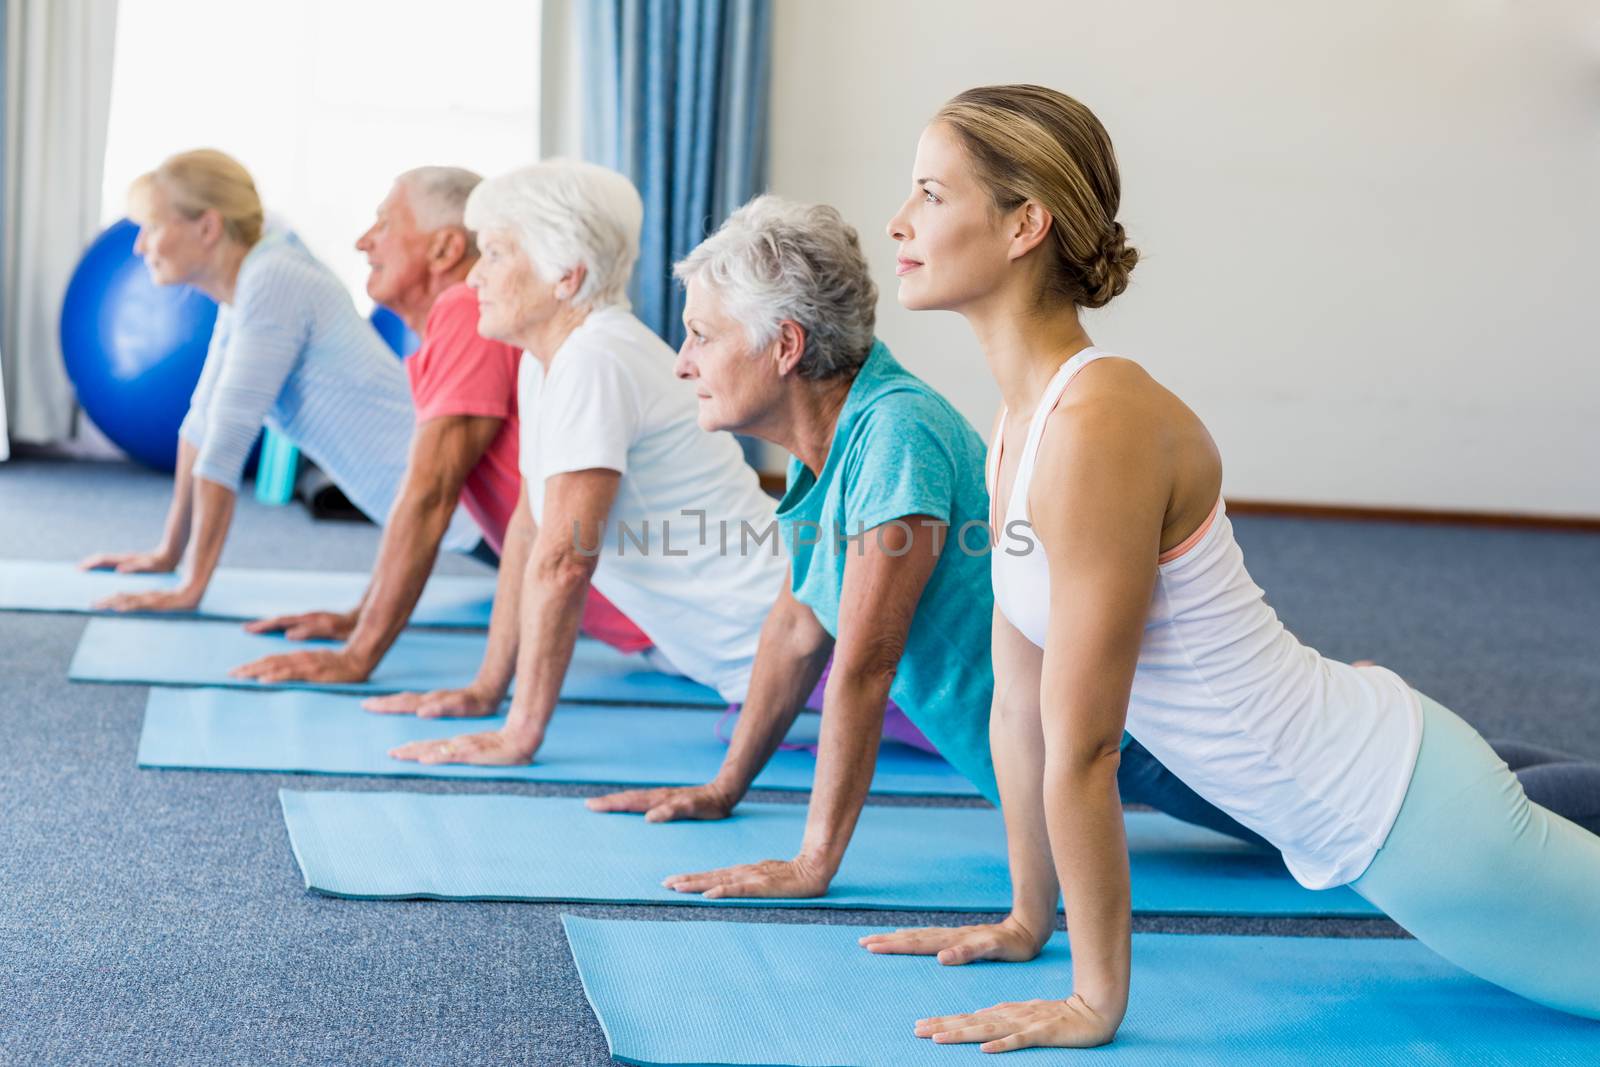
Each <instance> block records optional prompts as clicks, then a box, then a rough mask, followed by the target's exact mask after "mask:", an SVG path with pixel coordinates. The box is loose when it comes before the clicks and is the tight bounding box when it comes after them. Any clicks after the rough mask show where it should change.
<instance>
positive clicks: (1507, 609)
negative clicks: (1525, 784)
mask: <svg viewBox="0 0 1600 1067" xmlns="http://www.w3.org/2000/svg"><path fill="white" fill-rule="evenodd" d="M167 484H168V483H167V482H166V480H165V479H163V478H161V477H159V476H156V475H153V474H150V473H148V472H144V471H140V470H137V469H135V468H132V467H127V466H122V465H118V464H93V463H68V462H59V461H44V460H27V461H20V462H13V463H9V464H0V558H32V559H57V560H61V559H65V560H70V559H76V558H79V557H81V556H82V555H84V554H86V553H88V552H91V551H97V550H102V549H136V548H146V547H148V546H149V545H150V544H151V543H153V541H154V539H155V536H156V533H157V531H158V529H159V526H160V522H161V518H162V516H163V514H164V511H165V507H166V493H167ZM1236 526H1237V529H1238V531H1239V537H1240V540H1241V541H1242V542H1243V544H1244V547H1245V551H1246V556H1247V559H1248V561H1249V563H1250V566H1251V570H1252V573H1253V574H1254V576H1255V578H1256V580H1257V581H1258V582H1259V583H1260V584H1261V585H1262V586H1263V587H1264V588H1265V589H1266V590H1267V591H1268V595H1269V597H1270V598H1271V600H1272V602H1273V604H1274V605H1275V606H1276V607H1277V608H1278V610H1279V612H1280V613H1281V614H1282V616H1283V617H1284V619H1285V621H1286V622H1287V623H1288V624H1289V626H1290V627H1291V628H1292V629H1294V630H1295V631H1296V632H1297V633H1298V634H1300V636H1301V637H1302V638H1304V639H1305V640H1307V641H1308V642H1309V643H1311V644H1313V645H1315V646H1317V647H1319V648H1321V649H1322V650H1323V651H1325V652H1326V653H1328V654H1329V655H1332V656H1335V657H1339V658H1345V659H1353V658H1360V657H1370V658H1374V659H1377V660H1379V661H1380V662H1382V663H1384V664H1386V665H1389V666H1392V667H1394V668H1395V669H1397V670H1398V671H1400V672H1401V674H1402V675H1404V676H1405V677H1406V678H1407V679H1408V680H1409V681H1411V682H1412V683H1413V684H1415V685H1417V686H1418V687H1419V688H1421V689H1422V690H1424V691H1426V692H1428V693H1430V694H1431V695H1433V696H1434V697H1436V698H1437V699H1439V700H1441V701H1442V702H1444V703H1445V704H1447V705H1448V706H1450V707H1452V708H1454V709H1455V710H1456V711H1458V712H1459V713H1460V714H1462V715H1463V716H1464V717H1465V718H1467V719H1468V720H1470V721H1471V722H1473V723H1474V724H1475V725H1477V726H1478V727H1479V728H1480V729H1482V730H1484V731H1485V732H1486V733H1488V734H1491V735H1511V736H1517V737H1521V738H1524V739H1526V740H1528V741H1534V742H1540V743H1543V744H1548V745H1552V746H1556V747H1559V748H1563V749H1567V750H1569V751H1573V752H1578V753H1582V754H1585V755H1588V756H1593V757H1600V656H1597V655H1596V652H1597V650H1600V649H1597V641H1600V639H1597V637H1596V628H1595V625H1594V623H1595V620H1596V617H1597V607H1600V536H1596V535H1590V534H1581V533H1555V532H1542V531H1537V532H1536V531H1521V530H1495V529H1465V528H1453V527H1436V526H1406V525H1398V524H1380V523H1347V522H1332V521H1309V520H1288V519H1269V518H1241V519H1238V520H1236ZM376 543H377V533H376V531H375V530H374V529H373V528H372V527H369V526H361V525H348V524H343V523H313V522H312V521H311V520H310V519H309V518H307V517H306V515H305V513H304V512H303V511H302V510H301V509H299V508H298V507H289V508H267V507H263V506H260V505H258V504H256V503H255V502H254V501H245V502H243V503H242V504H241V508H240V511H239V514H238V517H237V519H236V526H235V532H234V534H233V536H232V538H231V539H230V542H229V545H228V549H227V553H226V556H225V558H224V562H225V563H226V564H228V565H233V566H242V567H250V566H254V567H303V568H308V569H322V570H338V569H343V570H351V569H354V570H360V569H364V568H366V567H367V566H368V565H369V563H370V561H371V557H372V554H373V551H374V549H375V547H376ZM443 566H444V567H445V568H447V569H449V570H451V571H454V572H459V573H470V572H471V571H472V570H473V569H474V568H475V567H476V564H473V563H471V562H470V561H464V560H448V561H446V562H445V564H444V565H443ZM336 606H338V605H308V607H336ZM83 626H84V619H83V618H82V617H72V616H53V615H33V614H26V615H25V614H14V613H3V612H0V759H3V760H4V766H3V769H0V888H3V892H0V1063H3V1064H30V1065H31V1064H74V1065H90V1064H285V1065H287V1064H346V1065H355V1064H485V1065H487V1064H603V1063H609V1062H611V1061H610V1059H609V1057H608V1056H607V1053H606V1048H605V1040H604V1036H603V1035H602V1033H601V1031H600V1027H599V1026H598V1024H597V1023H596V1022H595V1020H594V1018H593V1016H592V1014H591V1013H590V1011H589V1007H588V1005H587V1003H586V1002H585V1000H584V997H583V992H582V989H581V987H580V985H579V982H578V978H577V974H576V971H575V970H574V968H573V964H572V960H571V957H570V955H569V953H568V951H567V947H566V943H565V940H564V938H563V937H562V934H561V930H560V926H559V921H558V916H559V915H560V914H561V913H562V912H563V911H566V912H572V913H577V914H583V915H592V916H626V917H647V918H662V919H676V920H684V921H701V920H712V919H718V920H726V919H736V920H738V921H744V922H764V921H775V922H825V923H870V924H881V923H883V922H884V916H883V915H882V914H881V913H877V914H874V913H859V912H831V911H820V910H818V911H781V912H780V911H764V910H761V911H758V910H751V911H739V912H738V913H737V914H728V913H720V912H718V911H717V910H716V909H701V908H693V909H691V908H672V907H626V908H606V907H590V906H571V905H568V906H557V905H539V904H479V903H473V904H459V903H436V902H427V903H424V902H418V903H391V902H366V901H349V900H335V899H330V898H327V897H320V896H316V895H314V894H311V893H307V892H306V891H305V890H304V889H303V888H302V885H301V882H300V877H299V872H298V870H297V868H296V866H295V863H294V859H293V857H292V855H291V854H290V851H289V846H288V841H287V838H286V835H285V833H284V829H283V823H282V818H281V816H280V814H279V809H278V804H277V799H276V796H277V791H278V789H279V788H280V787H283V786H290V787H307V786H310V787H314V788H322V789H395V788H402V789H410V790H426V791H432V792H476V791H502V792H504V791H509V792H523V793H529V794H539V795H557V794H565V795H575V794H588V793H593V792H598V791H600V790H596V789H587V788H581V787H562V786H539V785H528V786H518V785H514V784H507V783H493V784H489V783H482V784H480V783H461V782H443V781H441V782H424V781H405V782H397V781H386V780H377V779H359V778H351V779H341V778H327V777H317V778H315V779H308V778H304V777H300V776H295V775H270V774H226V773H209V772H186V771H170V772H157V771H141V770H139V769H138V768H137V767H136V766H135V765H134V753H135V747H136V741H137V737H138V732H139V725H140V721H141V717H142V713H143V708H144V700H145V690H144V689H143V688H142V687H135V686H126V687H119V686H99V685H95V686H83V685H72V684H69V683H68V682H67V680H66V672H67V664H68V661H69V659H70V658H71V655H72V651H73V649H74V648H75V647H76V645H77V642H78V638H79V635H80V634H81V633H82V630H83ZM759 798H760V799H765V800H788V801H793V800H796V798H795V797H793V796H791V795H786V794H779V793H774V794H766V795H761V796H760V797H759ZM901 802H904V803H918V801H915V800H910V801H901ZM752 858H754V857H752ZM961 919H962V917H961V916H951V915H941V914H905V915H900V916H895V917H894V919H893V920H892V921H895V922H904V923H905V924H908V925H909V924H919V925H920V924H925V923H936V922H949V921H959V920H961ZM1135 928H1136V929H1139V930H1158V931H1175V932H1205V933H1241V934H1284V935H1308V934H1317V935H1332V936H1350V937H1363V936H1380V937H1392V936H1397V935H1398V934H1399V931H1398V930H1397V928H1396V927H1394V926H1393V925H1392V924H1391V923H1388V922H1386V921H1382V920H1372V921H1359V920H1328V921H1316V920H1276V921H1274V920H1239V919H1209V920H1208V919H1184V918H1162V917H1148V918H1140V919H1137V920H1136V921H1135Z"/></svg>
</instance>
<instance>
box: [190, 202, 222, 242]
mask: <svg viewBox="0 0 1600 1067" xmlns="http://www.w3.org/2000/svg"><path fill="white" fill-rule="evenodd" d="M196 221H197V222H199V223H200V240H202V241H204V242H205V244H206V245H207V246H208V247H209V246H211V245H214V244H216V243H217V242H218V241H220V240H222V235H223V233H224V232H225V230H226V227H224V226H223V224H222V213H221V212H220V211H218V210H217V209H216V208H214V207H208V208H206V209H205V210H204V211H202V212H201V213H200V218H199V219H197V220H196Z"/></svg>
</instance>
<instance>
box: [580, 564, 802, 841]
mask: <svg viewBox="0 0 1600 1067" xmlns="http://www.w3.org/2000/svg"><path fill="white" fill-rule="evenodd" d="M832 650H833V638H832V637H830V636H829V635H828V631H827V630H824V629H823V628H822V624H821V623H819V622H818V621H817V616H816V614H815V613H814V612H812V610H811V609H810V608H808V607H806V606H805V605H804V604H802V603H800V602H799V601H798V600H796V599H795V598H794V594H793V593H791V592H790V591H789V582H788V581H787V580H785V582H784V586H783V591H782V592H781V593H779V594H778V600H777V603H775V604H773V606H772V610H771V611H770V612H768V613H767V618H766V621H765V622H764V623H762V626H761V640H760V642H759V644H757V646H756V661H755V664H754V666H753V667H752V668H751V671H750V689H749V692H748V693H747V694H746V696H745V702H744V706H743V707H742V708H741V709H740V711H739V718H738V722H737V723H736V724H735V725H734V728H733V739H732V741H731V742H730V743H729V745H728V752H727V755H726V756H724V757H723V760H722V767H721V769H720V770H719V771H718V772H717V776H716V777H715V778H714V779H712V780H711V781H710V782H707V783H706V784H705V785H694V786H665V787H661V788H656V789H628V790H624V791H623V792H620V793H611V794H609V795H607V796H601V797H594V798H593V799H591V800H590V801H589V809H590V810H591V811H613V812H633V813H636V814H643V815H644V817H645V820H646V821H648V822H671V821H672V820H674V819H723V818H726V817H727V816H728V815H729V814H730V813H731V812H732V811H733V808H734V806H735V805H736V804H738V803H739V801H740V800H742V799H744V795H745V793H746V792H747V791H749V789H750V783H751V782H753V781H755V779H756V776H757V775H759V774H760V773H761V770H762V768H763V767H765V766H766V765H767V761H768V760H770V759H771V758H772V754H773V753H774V752H776V751H778V747H779V746H780V745H781V744H782V743H783V739H784V737H785V735H787V734H788V732H789V728H790V727H791V726H793V725H794V720H795V718H796V716H798V715H799V714H800V710H801V709H802V708H803V707H804V706H805V700H806V697H808V696H810V695H811V691H812V690H813V689H815V688H816V685H817V679H818V678H820V677H821V676H822V669H823V667H825V666H826V665H827V662H828V653H829V652H831V651H832Z"/></svg>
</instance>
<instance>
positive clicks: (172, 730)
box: [139, 689, 978, 796]
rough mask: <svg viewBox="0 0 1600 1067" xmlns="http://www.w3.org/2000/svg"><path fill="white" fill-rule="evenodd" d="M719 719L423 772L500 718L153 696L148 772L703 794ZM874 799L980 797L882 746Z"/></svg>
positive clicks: (628, 729)
mask: <svg viewBox="0 0 1600 1067" xmlns="http://www.w3.org/2000/svg"><path fill="white" fill-rule="evenodd" d="M722 715H723V713H722V712H720V711H709V710H706V711H702V710H700V709H697V708H696V709H691V708H637V707H611V706H605V705H595V704H591V705H586V706H582V707H575V706H574V707H568V706H563V707H560V708H557V709H556V715H555V718H554V719H553V720H552V721H551V724H550V732H549V735H548V736H547V737H546V738H545V742H544V744H543V746H541V747H540V749H539V754H538V760H537V762H536V763H534V764H533V765H531V766H526V767H469V766H465V765H462V764H437V765H434V766H425V765H423V764H420V763H412V762H409V761H406V760H397V759H390V758H389V756H388V755H386V753H387V752H388V751H389V749H391V748H393V747H395V746H396V745H403V744H405V743H406V742H408V741H420V740H426V739H429V738H436V737H451V736H454V735H455V734H458V733H461V732H463V731H465V730H492V729H495V728H496V727H498V726H500V725H501V724H502V723H504V722H505V718H504V717H503V716H496V717H495V718H492V719H418V718H417V717H416V716H414V715H374V714H373V713H372V712H369V711H363V710H361V699H360V698H359V697H353V696H345V695H343V694H338V693H311V692H279V693H241V692H239V691H237V690H231V689H152V690H151V691H150V699H149V702H148V704H147V705H146V706H145V713H144V732H143V733H142V734H141V735H140V738H139V766H141V767H186V768H195V769H206V770H232V771H298V772H309V773H313V774H376V775H393V776H401V777H420V778H488V779H504V780H510V781H523V782H597V783H599V782H605V783H617V784H623V785H698V784H699V783H701V782H707V781H710V780H711V778H712V777H713V776H715V774H716V773H717V771H718V769H719V768H720V767H721V766H722V758H723V755H724V754H725V753H726V752H727V747H726V746H725V745H724V744H723V743H722V742H721V741H719V740H717V736H716V727H717V721H718V720H719V719H721V718H722ZM819 719H820V716H818V715H814V714H805V715H802V716H801V719H800V721H799V722H797V723H796V724H795V729H794V730H793V731H791V733H790V738H789V739H790V741H791V742H794V743H798V744H810V743H813V742H814V741H815V739H816V734H817V727H818V720H819ZM815 769H816V759H815V757H813V756H812V755H811V753H810V752H799V751H784V752H779V753H777V754H776V755H774V756H773V758H772V761H771V762H770V763H768V764H767V768H766V770H764V771H763V772H762V774H761V777H759V778H757V779H756V782H755V785H756V788H758V789H798V790H807V789H810V788H811V778H812V774H813V772H814V771H815ZM872 791H873V792H875V793H907V794H918V795H940V796H977V795H978V791H977V790H976V789H974V788H973V787H972V785H971V783H969V782H968V781H967V780H966V779H965V778H962V777H961V776H960V775H959V774H957V773H956V772H955V770H954V769H953V768H952V767H951V766H950V765H949V764H948V763H946V762H945V761H944V760H942V759H940V758H939V757H937V756H933V755H930V754H929V753H926V752H921V751H918V750H916V749H913V748H910V747H908V746H906V745H900V744H895V743H892V742H891V743H889V744H885V745H884V746H883V748H882V749H881V751H880V753H879V756H878V771H877V775H876V776H875V777H874V778H873V781H872Z"/></svg>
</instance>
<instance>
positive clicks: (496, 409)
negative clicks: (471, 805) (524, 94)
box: [233, 167, 651, 713]
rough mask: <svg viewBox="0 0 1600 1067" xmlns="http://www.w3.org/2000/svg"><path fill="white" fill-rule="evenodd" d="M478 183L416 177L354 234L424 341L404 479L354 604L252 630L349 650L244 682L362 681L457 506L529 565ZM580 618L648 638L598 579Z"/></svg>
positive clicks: (385, 298)
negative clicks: (475, 199)
mask: <svg viewBox="0 0 1600 1067" xmlns="http://www.w3.org/2000/svg"><path fill="white" fill-rule="evenodd" d="M480 180H481V179H480V178H479V176H478V175H476V174H474V173H472V172H471V171H468V170H462V169H461V168H458V167H421V168H418V169H416V170H411V171H407V172H406V173H405V174H402V175H401V176H400V177H399V178H397V179H396V180H395V183H394V186H393V188H392V189H390V191H389V195H388V196H386V197H385V198H384V200H383V202H382V203H381V204H379V205H378V217H377V220H376V221H375V222H373V224H372V226H371V228H370V229H368V230H367V232H366V233H364V234H362V235H361V239H360V240H359V241H357V242H356V248H357V249H359V250H360V251H362V252H364V253H366V256H367V265H368V267H369V268H370V271H371V273H370V274H369V275H368V276H367V295H368V296H370V297H372V299H373V300H375V301H377V302H378V303H380V304H382V305H384V306H385V307H388V308H389V309H391V310H392V311H394V312H395V314H397V315H399V316H400V318H401V319H403V320H404V321H405V323H406V325H407V326H409V327H411V329H412V331H413V332H415V333H417V334H418V335H419V336H420V337H421V338H422V345H421V347H420V348H418V349H417V351H416V352H414V353H413V354H412V355H410V356H409V357H407V358H406V361H405V365H406V375H407V377H408V378H409V380H410V383H411V396H412V400H413V402H414V403H415V406H416V418H417V432H416V435H415V436H414V438H413V439H412V445H411V455H410V457H409V460H408V463H407V467H406V474H405V481H404V483H403V484H402V486H401V489H400V496H399V498H398V499H397V500H396V502H395V505H394V510H393V512H392V513H391V514H390V516H389V521H388V522H387V523H386V524H385V525H384V528H383V540H382V542H381V543H380V545H379V548H378V558H377V562H376V563H375V564H374V566H373V571H372V580H371V582H370V583H369V584H368V586H367V591H366V593H365V594H364V595H363V596H362V598H361V602H360V603H359V604H358V605H356V607H355V608H353V609H352V610H350V611H346V612H337V611H312V612H307V613H305V614H300V615H282V616H278V617H276V618H270V619H261V620H259V621H257V622H253V623H250V624H249V625H248V626H246V629H248V630H250V631H251V632H252V633H274V632H282V633H283V634H284V635H285V636H287V637H289V638H291V639H294V640H306V639H311V638H328V639H333V640H339V641H344V642H345V644H344V645H343V646H342V647H340V648H333V649H326V648H319V649H307V650H305V651H300V652H288V653H283V654H280V655H274V656H267V657H264V658H262V659H259V660H256V661H255V662H253V663H248V664H246V665H244V666H242V667H239V668H236V669H235V670H234V671H233V674H234V675H235V676H236V677H240V678H255V679H257V680H259V681H263V682H286V681H308V682H360V681H365V680H366V679H367V677H368V676H369V675H371V673H372V672H373V670H374V669H376V668H377V666H378V664H379V662H381V661H382V659H383V657H384V654H385V653H387V652H388V651H389V648H390V646H391V645H393V644H394V641H395V638H397V637H398V636H399V635H400V631H401V630H403V629H405V625H406V622H407V621H408V620H409V619H410V617H411V612H412V609H413V608H415V607H416V604H417V599H418V598H419V597H420V596H421V595H422V589H423V586H424V585H426V584H427V581H428V576H429V575H430V574H431V573H432V572H433V564H434V560H435V558H436V557H437V556H438V553H439V544H440V541H441V540H442V539H443V537H444V532H445V529H446V527H447V526H449V524H450V516H451V514H452V513H453V512H454V510H455V507H456V503H457V501H458V500H459V501H460V502H461V503H462V504H464V505H465V506H466V508H467V510H468V512H470V513H471V515H472V517H473V518H474V519H476V520H477V522H478V526H479V527H480V528H481V530H482V531H483V536H484V540H485V542H486V543H487V544H488V546H489V547H490V548H492V549H493V552H494V556H495V557H496V559H498V557H500V556H504V557H505V562H506V566H505V567H503V568H502V569H501V574H502V576H506V575H510V576H512V580H515V576H519V575H521V573H522V569H523V566H522V564H523V558H524V557H525V556H526V554H527V552H528V549H529V546H528V545H524V544H510V545H508V544H506V529H507V527H508V525H509V524H510V522H511V515H512V513H513V512H514V511H515V510H516V507H517V500H518V495H519V494H520V492H521V477H520V474H519V472H518V466H517V443H518V440H519V428H518V423H517V365H518V363H519V361H520V360H521V357H522V353H521V352H520V351H518V350H517V349H516V348H513V347H512V346H510V345H506V344H502V343H500V342H498V341H490V340H486V339H485V338H483V337H481V336H479V334H478V297H477V294H476V293H475V292H474V291H473V290H472V289H470V288H468V287H467V285H466V284H465V281H466V277H467V273H468V272H469V271H470V270H471V269H472V266H473V264H474V263H476V262H477V259H478V248H477V244H476V242H475V241H474V239H473V235H472V233H471V232H470V231H469V230H468V229H467V228H466V226H465V225H464V224H463V222H462V218H463V213H464V210H465V207H466V202H467V196H468V195H469V194H470V193H471V192H472V190H473V189H474V188H475V187H476V186H477V185H478V182H479V181H480ZM500 599H501V598H500V597H497V598H496V600H497V601H498V600H500ZM513 600H514V598H513ZM582 626H583V630H584V631H585V632H586V633H588V634H590V635H591V636H594V637H598V638H600V639H601V640H603V641H605V642H606V643H607V644H610V645H612V646H614V647H616V648H619V649H622V650H623V651H625V652H637V651H642V650H644V649H646V648H649V647H650V645H651V641H650V639H649V638H648V637H646V636H645V635H644V633H643V632H642V631H641V630H640V629H639V628H638V627H637V626H635V625H633V623H632V622H630V621H629V620H628V619H627V617H626V616H624V615H623V614H622V613H621V612H620V611H618V610H617V609H616V608H615V607H614V606H612V604H611V603H610V602H609V601H607V600H606V599H605V598H604V597H603V596H601V595H600V593H599V592H597V591H596V590H594V589H593V588H592V587H591V588H590V590H589V599H588V602H587V604H586V605H585V609H584V615H583V623H582ZM422 710H423V711H424V713H426V709H422Z"/></svg>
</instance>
